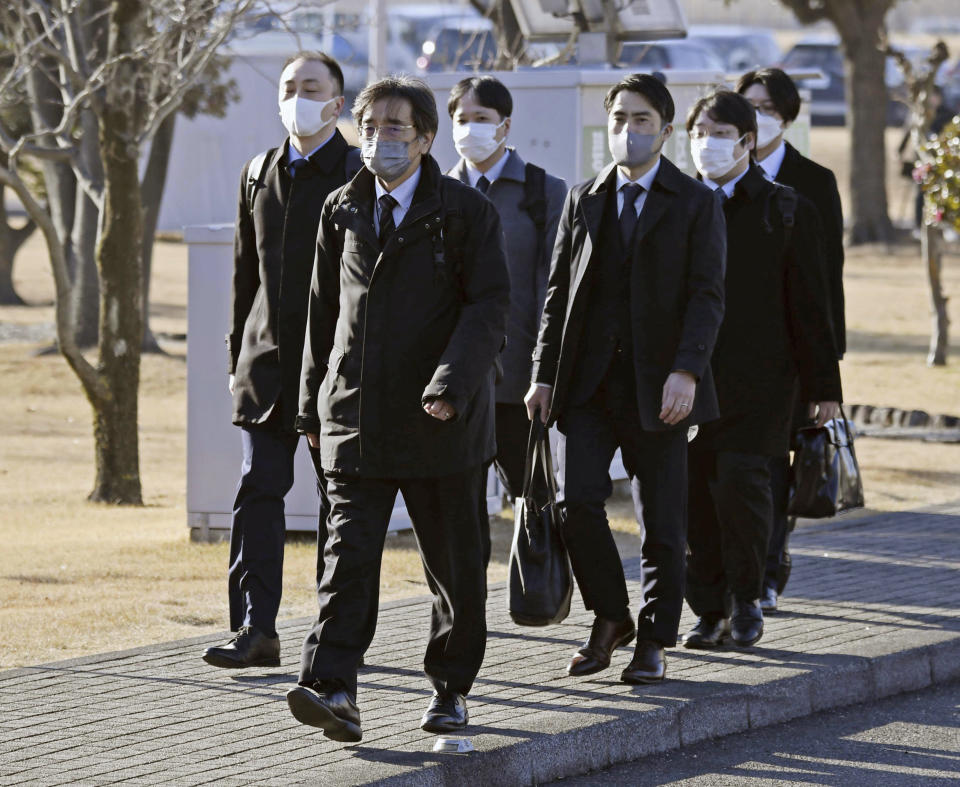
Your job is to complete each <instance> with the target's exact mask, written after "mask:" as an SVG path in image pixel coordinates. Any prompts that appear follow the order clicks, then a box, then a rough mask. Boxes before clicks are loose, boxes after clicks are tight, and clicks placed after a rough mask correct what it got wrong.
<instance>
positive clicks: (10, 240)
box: [0, 186, 37, 306]
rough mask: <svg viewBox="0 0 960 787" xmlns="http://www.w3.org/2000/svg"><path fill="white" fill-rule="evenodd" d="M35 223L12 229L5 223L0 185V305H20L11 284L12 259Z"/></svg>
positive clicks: (5, 209) (0, 187) (5, 210)
mask: <svg viewBox="0 0 960 787" xmlns="http://www.w3.org/2000/svg"><path fill="white" fill-rule="evenodd" d="M36 228H37V225H36V224H35V223H34V222H33V221H32V220H29V219H28V220H27V223H26V224H24V225H23V226H22V227H19V228H17V229H14V228H13V227H11V226H10V225H9V224H8V223H7V207H6V205H4V203H3V187H2V186H0V305H3V306H22V305H23V304H24V300H23V298H21V297H20V295H19V294H18V293H17V291H16V289H15V288H14V286H13V260H14V257H16V255H17V251H18V250H19V249H20V247H21V246H22V245H23V244H24V242H25V241H26V240H27V238H29V237H30V235H31V234H33V231H34V230H35V229H36Z"/></svg>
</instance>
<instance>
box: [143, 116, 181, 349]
mask: <svg viewBox="0 0 960 787" xmlns="http://www.w3.org/2000/svg"><path fill="white" fill-rule="evenodd" d="M176 120H177V116H176V114H175V113H171V114H170V115H167V118H166V119H165V120H164V121H163V123H161V124H160V127H159V128H158V129H157V133H156V134H155V135H154V137H153V142H152V143H151V145H150V156H149V158H148V159H147V169H146V171H145V172H144V175H143V185H142V187H141V189H140V200H141V202H142V204H143V341H142V343H141V345H140V349H141V352H147V353H159V352H163V351H162V350H161V349H160V345H159V344H157V339H156V337H155V336H154V335H153V331H151V330H150V274H151V272H152V270H153V243H154V237H155V236H156V234H157V221H158V220H159V218H160V205H161V203H162V201H163V191H164V188H165V187H166V182H167V167H168V165H169V163H170V149H171V148H172V147H173V132H174V129H175V127H176Z"/></svg>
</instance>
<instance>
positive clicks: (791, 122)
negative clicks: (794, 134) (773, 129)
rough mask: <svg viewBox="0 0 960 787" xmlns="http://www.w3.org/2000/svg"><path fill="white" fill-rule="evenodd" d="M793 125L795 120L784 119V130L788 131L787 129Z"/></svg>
mask: <svg viewBox="0 0 960 787" xmlns="http://www.w3.org/2000/svg"><path fill="white" fill-rule="evenodd" d="M792 125H793V121H792V120H784V121H783V130H784V131H786V130H787V129H788V128H790V126H792Z"/></svg>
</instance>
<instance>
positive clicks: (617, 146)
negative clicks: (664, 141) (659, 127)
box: [607, 126, 660, 167]
mask: <svg viewBox="0 0 960 787" xmlns="http://www.w3.org/2000/svg"><path fill="white" fill-rule="evenodd" d="M659 138H660V134H641V133H639V132H637V131H630V130H628V129H627V127H626V126H624V127H623V130H621V131H620V133H619V134H614V133H613V132H612V131H608V132H607V144H608V145H609V147H610V155H611V156H613V160H614V161H615V162H616V163H617V164H620V165H621V166H624V167H640V166H643V165H644V164H646V163H647V162H648V161H650V159H652V158H653V157H654V156H655V155H657V153H659V152H660V148H654V145H655V144H656V142H657V140H658V139H659Z"/></svg>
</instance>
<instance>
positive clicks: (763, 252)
mask: <svg viewBox="0 0 960 787" xmlns="http://www.w3.org/2000/svg"><path fill="white" fill-rule="evenodd" d="M776 188H778V187H777V186H776V185H775V184H773V183H771V182H770V181H769V180H767V179H766V178H765V177H764V175H763V171H762V170H761V169H760V167H758V166H757V165H756V164H751V165H750V169H749V170H747V173H746V174H745V175H744V176H743V178H742V179H741V180H740V181H738V182H737V185H736V187H735V189H734V193H733V196H732V197H730V199H728V200H726V201H725V202H724V207H723V209H724V213H725V214H726V219H727V278H726V305H727V308H726V316H725V317H724V320H723V325H722V326H721V328H720V335H719V336H718V338H717V347H716V350H715V351H714V353H713V359H712V366H713V375H714V379H715V380H716V384H717V395H718V397H719V400H720V413H721V418H720V420H719V421H717V422H715V423H713V424H709V425H708V426H707V427H706V428H705V429H704V430H703V434H702V435H701V437H698V438H697V439H698V440H699V439H704V440H711V441H712V442H713V443H714V444H715V446H716V448H717V449H718V450H724V451H737V452H742V453H752V454H764V455H769V456H783V455H785V454H786V453H787V451H788V448H789V440H790V422H791V415H792V405H793V399H794V396H795V395H796V390H797V383H798V380H799V392H800V396H801V399H802V401H805V402H814V401H840V399H841V391H840V371H839V367H838V364H837V353H836V349H835V347H834V343H833V333H832V330H831V323H830V314H829V298H828V296H827V287H826V285H825V283H824V281H823V266H822V265H821V264H820V262H819V255H820V254H822V250H821V246H820V234H821V231H820V217H819V215H818V213H817V209H816V208H815V207H814V206H813V204H812V203H811V202H810V201H809V200H807V199H805V198H804V197H802V196H799V195H797V197H796V200H797V202H796V208H795V217H794V221H795V226H794V228H793V230H792V231H791V232H790V233H789V238H788V237H787V233H785V231H784V224H783V219H782V216H781V212H780V208H779V203H778V201H777V200H776V199H775V198H774V197H773V196H772V193H773V191H774V190H775V189H776ZM779 188H785V187H783V186H780V187H779Z"/></svg>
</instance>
